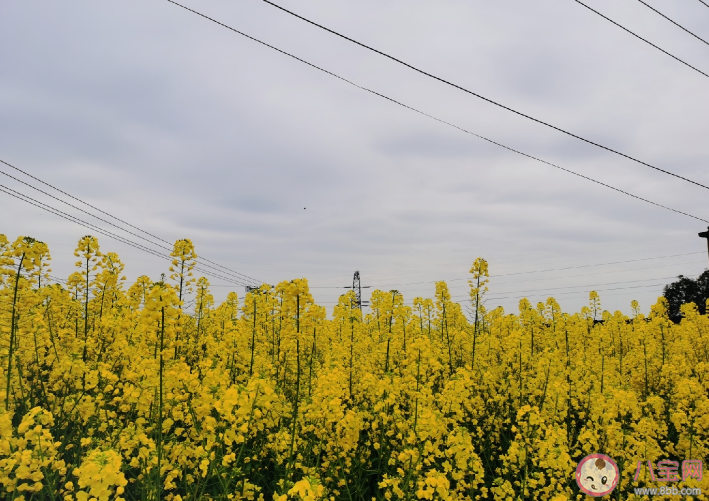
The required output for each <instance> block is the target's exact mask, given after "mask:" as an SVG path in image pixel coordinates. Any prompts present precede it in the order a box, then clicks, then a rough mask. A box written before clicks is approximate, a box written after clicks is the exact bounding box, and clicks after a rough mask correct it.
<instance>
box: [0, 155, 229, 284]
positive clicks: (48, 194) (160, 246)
mask: <svg viewBox="0 0 709 501" xmlns="http://www.w3.org/2000/svg"><path fill="white" fill-rule="evenodd" d="M0 162H2V160H0ZM3 163H5V162H3ZM0 174H3V175H5V176H7V177H9V178H11V179H14V180H15V181H17V182H18V183H22V184H24V185H25V186H28V187H30V188H32V189H33V190H36V191H38V192H40V193H42V194H43V195H46V196H48V197H50V198H53V199H54V200H57V201H59V202H61V203H63V204H65V205H68V206H69V207H72V208H73V209H76V210H78V211H80V212H83V213H84V214H87V215H89V216H91V217H94V218H96V219H98V220H99V221H102V222H104V223H106V224H108V225H110V226H113V227H114V228H117V229H119V230H121V231H125V232H126V233H128V234H129V235H133V236H134V237H137V238H140V239H142V240H145V241H146V242H149V243H151V244H152V245H155V246H156V247H159V248H161V249H164V250H166V251H168V252H171V251H172V249H171V248H170V247H166V246H164V245H162V244H158V243H155V242H153V241H152V240H149V239H147V238H145V237H143V236H141V235H138V234H137V233H133V232H132V231H128V230H126V229H125V228H121V227H120V226H118V225H116V224H114V223H112V222H110V221H107V220H105V219H103V218H100V217H98V216H96V215H95V214H91V213H90V212H88V211H86V210H84V209H82V208H80V207H77V206H76V205H73V204H70V203H69V202H67V201H65V200H62V199H61V198H59V197H55V196H54V195H52V194H50V193H47V192H46V191H44V190H40V189H39V188H37V187H35V186H32V185H31V184H29V183H26V182H24V181H22V180H21V179H18V178H16V177H15V176H11V175H10V174H8V173H7V172H3V171H1V170H0ZM156 238H157V237H156ZM159 240H160V241H162V242H166V241H165V240H163V239H161V238H159ZM205 261H207V260H206V259H205ZM208 262H211V261H208ZM200 265H201V266H204V267H206V268H211V269H213V270H215V271H217V272H219V273H224V271H222V270H218V269H217V268H215V267H214V266H210V265H209V264H201V263H200ZM226 274H227V275H231V276H232V277H234V278H235V279H237V280H243V279H242V278H240V277H238V276H236V275H234V273H226ZM237 275H241V274H240V273H237ZM242 276H243V275H242Z"/></svg>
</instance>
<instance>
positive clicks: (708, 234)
mask: <svg viewBox="0 0 709 501" xmlns="http://www.w3.org/2000/svg"><path fill="white" fill-rule="evenodd" d="M699 237H700V238H706V239H707V253H709V227H707V231H703V232H701V233H699Z"/></svg>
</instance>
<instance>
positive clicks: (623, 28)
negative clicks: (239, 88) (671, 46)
mask: <svg viewBox="0 0 709 501" xmlns="http://www.w3.org/2000/svg"><path fill="white" fill-rule="evenodd" d="M264 1H266V0H264ZM574 2H576V3H578V4H580V5H583V6H584V7H586V8H587V9H588V10H590V11H591V12H594V13H595V14H598V15H599V16H601V17H602V18H603V19H605V20H606V21H609V22H611V23H613V24H615V25H616V26H617V27H618V28H620V29H622V30H624V31H627V32H628V33H630V34H631V35H633V36H634V37H635V38H637V39H640V40H642V41H643V42H645V43H646V44H648V45H651V46H653V47H654V48H656V49H657V50H659V51H660V52H662V53H664V54H667V55H668V56H670V57H671V58H672V59H674V60H676V61H679V62H680V63H682V64H684V65H685V66H688V67H690V68H692V69H693V70H694V71H696V72H697V73H701V74H702V75H704V76H705V77H709V75H708V74H706V73H704V72H703V71H702V70H700V69H699V68H695V67H694V66H692V65H691V64H689V63H688V62H686V61H683V60H682V59H680V58H678V57H677V56H675V55H673V54H670V53H669V52H667V51H666V50H665V49H663V48H661V47H658V46H657V45H655V44H654V43H652V42H651V41H650V40H647V39H645V38H643V37H641V36H640V35H638V34H637V33H634V32H632V31H630V30H629V29H628V28H626V27H625V26H623V25H622V24H619V23H616V22H615V21H613V20H612V19H611V18H609V17H608V16H604V15H603V14H601V13H600V12H598V11H597V10H596V9H593V8H592V7H589V6H588V5H586V4H585V3H583V2H582V1H581V0H574ZM643 3H645V2H643ZM645 5H647V4H645ZM648 7H650V6H649V5H648ZM650 8H651V9H652V7H650ZM652 10H655V9H652ZM655 12H657V11H655ZM658 14H659V12H658ZM663 17H665V16H663ZM667 19H669V18H667ZM673 22H674V21H673ZM675 24H677V23H675ZM677 26H679V25H677ZM680 28H681V26H680ZM682 29H684V28H682ZM685 31H688V30H685ZM692 34H693V35H694V33H692ZM695 36H696V35H695ZM697 38H699V37H697ZM700 40H701V39H700ZM702 42H704V40H702ZM704 43H706V42H704Z"/></svg>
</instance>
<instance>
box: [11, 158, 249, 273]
mask: <svg viewBox="0 0 709 501" xmlns="http://www.w3.org/2000/svg"><path fill="white" fill-rule="evenodd" d="M0 163H3V164H5V165H6V166H8V167H10V168H11V169H14V170H16V171H18V172H21V173H22V174H24V175H25V176H27V177H29V178H32V179H34V180H35V181H37V182H39V183H42V184H43V185H45V186H48V187H50V188H52V189H53V190H56V191H58V192H59V193H61V194H62V195H66V196H67V197H69V198H71V199H72V200H76V201H77V202H79V203H81V204H83V205H86V206H87V207H90V208H92V209H93V210H95V211H98V212H100V213H101V214H104V215H106V216H108V217H110V218H112V219H115V220H116V221H119V222H121V223H123V224H125V225H126V226H129V227H130V228H133V229H134V230H138V231H140V232H141V233H144V234H146V235H148V236H151V237H153V238H155V239H157V240H159V241H161V242H163V243H166V244H170V242H168V241H167V240H165V239H163V238H160V237H158V236H156V235H153V234H152V233H148V232H147V231H145V230H142V229H140V228H138V227H137V226H133V225H132V224H130V223H128V222H126V221H124V220H122V219H120V218H118V217H116V216H114V215H112V214H109V213H108V212H105V211H103V210H101V209H99V208H98V207H94V206H93V205H91V204H89V203H87V202H84V201H83V200H81V199H80V198H77V197H75V196H73V195H70V194H69V193H67V192H66V191H63V190H61V189H59V188H57V187H56V186H53V185H51V184H49V183H47V182H46V181H43V180H41V179H39V178H38V177H35V176H33V175H32V174H30V173H29V172H25V171H24V170H22V169H20V168H19V167H15V166H14V165H12V164H9V163H8V162H6V161H4V160H2V159H0ZM0 172H2V171H0ZM2 173H3V174H5V175H6V176H8V177H11V178H12V179H15V180H16V181H19V182H21V183H22V184H25V185H27V186H29V187H30V188H32V189H34V190H37V191H40V192H41V193H44V194H45V195H48V196H50V197H52V198H55V199H57V200H59V201H60V202H62V203H64V204H67V205H70V206H71V207H73V208H75V209H77V210H80V211H82V212H84V213H85V214H89V215H90V216H92V217H95V218H96V219H99V220H101V221H103V222H106V223H108V224H110V225H111V226H114V227H116V228H119V229H121V230H122V231H125V232H127V233H130V234H131V235H134V236H138V235H136V234H135V233H132V232H130V231H128V230H126V229H124V228H120V227H119V226H116V225H115V224H113V223H109V222H108V221H106V220H105V219H101V218H99V217H98V216H96V215H94V214H91V213H89V212H87V211H85V210H83V209H79V208H78V207H76V206H74V205H71V204H69V203H67V202H65V201H63V200H61V199H59V198H57V197H54V196H52V195H49V194H48V193H46V192H44V191H42V190H40V189H38V188H35V187H34V186H32V185H30V184H27V183H25V182H24V181H20V180H19V179H17V178H15V177H13V176H10V175H9V174H7V173H5V172H2ZM139 238H142V239H143V240H146V241H148V242H150V240H147V239H146V238H145V237H139ZM151 243H152V244H153V245H158V246H159V244H156V243H154V242H151ZM163 248H164V247H163ZM168 250H171V249H168ZM200 259H201V260H202V261H205V262H207V263H211V264H213V265H215V266H217V267H219V268H221V269H223V270H226V271H229V272H231V273H232V274H234V273H235V274H237V275H240V276H241V277H244V278H246V279H248V280H250V281H253V282H256V283H262V282H261V281H260V280H257V279H255V278H253V277H249V276H248V275H244V274H243V273H239V272H238V271H235V270H232V269H231V268H227V267H226V266H222V265H221V264H219V263H215V262H214V261H211V260H209V259H206V258H204V257H202V258H200ZM204 266H207V265H204ZM208 267H209V268H211V266H208ZM221 273H224V271H222V272H221Z"/></svg>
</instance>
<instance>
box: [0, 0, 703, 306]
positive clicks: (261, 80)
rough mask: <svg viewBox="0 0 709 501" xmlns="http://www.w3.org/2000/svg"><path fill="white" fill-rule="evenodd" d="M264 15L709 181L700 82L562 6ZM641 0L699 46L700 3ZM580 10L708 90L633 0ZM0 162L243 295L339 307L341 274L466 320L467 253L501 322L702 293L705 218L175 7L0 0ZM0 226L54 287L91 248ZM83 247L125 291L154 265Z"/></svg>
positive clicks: (590, 153) (362, 57) (664, 197)
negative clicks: (195, 263)
mask: <svg viewBox="0 0 709 501" xmlns="http://www.w3.org/2000/svg"><path fill="white" fill-rule="evenodd" d="M279 1H280V3H281V4H282V5H284V6H286V7H288V8H290V9H292V10H294V11H295V12H297V13H299V14H301V15H303V16H305V17H308V18H310V19H312V20H314V21H316V22H319V23H322V24H324V25H326V26H328V27H330V28H332V29H334V30H337V31H339V32H341V33H343V34H345V35H348V36H350V37H352V38H355V39H357V40H359V41H361V42H363V43H366V44H368V45H371V46H374V47H376V48H378V49H380V50H382V51H384V52H387V53H389V54H391V55H393V56H395V57H397V58H400V59H402V60H404V61H407V62H409V63H410V64H413V65H415V66H417V67H419V68H422V69H424V70H426V71H428V72H431V73H434V74H436V75H438V76H440V77H442V78H445V79H448V80H450V81H452V82H455V83H456V84H458V85H461V86H464V87H466V88H468V89H470V90H472V91H474V92H476V93H479V94H481V95H483V96H486V97H488V98H490V99H493V100H496V101H498V102H500V103H503V104H505V105H506V106H509V107H512V108H514V109H516V110H519V111H521V112H523V113H526V114H529V115H532V116H534V117H536V118H539V119H541V120H545V121H547V122H550V123H552V124H554V125H556V126H558V127H561V128H564V129H566V130H569V131H571V132H573V133H575V134H578V135H581V136H583V137H586V138H588V139H590V140H593V141H596V142H599V143H602V144H604V145H607V146H609V147H611V148H615V149H618V150H620V151H622V152H624V153H627V154H629V155H632V156H634V157H636V158H639V159H641V160H643V161H645V162H648V163H651V164H653V165H656V166H658V167H661V168H663V169H666V170H669V171H672V172H674V173H677V174H680V175H682V176H685V177H688V178H690V179H693V180H695V181H697V182H700V183H703V184H709V170H708V169H707V161H708V160H709V152H708V151H707V146H708V144H709V143H708V140H707V131H708V128H707V125H706V122H707V119H708V118H707V117H708V116H709V114H708V112H709V78H708V77H705V76H702V75H701V74H699V73H697V72H695V71H693V70H691V69H690V68H688V67H686V66H684V65H682V64H681V63H679V62H677V61H675V60H673V59H672V58H670V57H668V56H666V55H664V54H662V53H661V52H659V51H658V50H656V49H653V48H652V47H650V46H648V45H646V44H644V43H643V42H641V41H640V40H638V39H636V38H634V37H632V36H631V35H629V34H628V33H626V32H624V31H622V30H621V29H620V28H618V27H616V26H614V25H612V24H611V23H609V22H608V21H606V20H604V19H602V18H601V17H599V16H597V15H596V14H594V13H592V12H591V11H589V10H587V9H586V8H584V7H583V6H581V5H580V4H579V3H577V2H575V1H574V0H538V1H534V2H531V1H523V0H494V1H493V0H487V1H481V0H466V1H462V0H436V1H432V0H406V1H404V0H390V1H387V2H382V1H374V0H359V1H357V2H352V1H350V2H343V1H340V0H327V1H326V0H287V1H286V0H279ZM648 3H650V4H651V5H652V6H653V7H655V8H656V9H658V10H659V11H661V12H662V13H664V14H666V15H667V16H669V17H671V18H672V19H674V20H675V21H677V22H678V23H680V24H682V25H683V26H684V27H686V28H687V29H689V30H691V31H693V32H694V33H695V34H697V35H698V36H700V37H703V38H704V39H708V40H709V8H707V7H706V6H704V5H702V3H701V2H699V1H698V0H648ZM184 4H185V5H187V6H189V7H191V8H193V9H196V10H199V11H200V12H203V13H204V14H205V15H208V16H210V17H213V18H215V19H218V20H219V21H221V22H223V23H225V24H228V25H229V26H232V27H233V28H235V29H237V30H240V31H243V32H245V33H246V34H248V35H251V36H253V37H256V38H259V39H261V40H263V41H264V42H267V43H269V44H272V45H275V46H276V47H278V48H280V49H283V50H285V51H288V52H290V53H292V54H294V55H296V56H298V57H300V58H302V59H305V60H307V61H309V62H311V63H313V64H316V65H318V66H321V67H323V68H325V69H327V70H329V71H331V72H334V73H336V74H338V75H340V76H342V77H344V78H347V79H349V80H351V81H352V82H354V83H356V84H358V85H361V86H364V87H367V88H370V89H372V90H374V91H377V92H380V93H382V94H384V95H386V96H388V97H390V98H392V99H396V100H398V101H400V102H402V103H404V104H406V105H408V106H411V107H414V108H416V109H419V110H421V111H423V112H425V113H428V114H431V115H434V116H435V117H437V118H440V119H441V120H445V121H448V122H450V123H453V124H455V125H457V126H460V127H463V128H465V129H467V130H469V131H472V132H475V133H477V134H480V135H483V136H486V137H488V138H490V139H492V140H494V141H498V142H500V143H503V144H505V145H508V146H510V147H512V148H516V149H518V150H521V151H524V152H526V153H528V154H530V155H533V156H536V157H539V158H542V159H544V160H547V161H549V162H553V163H556V164H558V165H560V166H562V167H564V168H567V169H570V170H573V171H576V172H578V173H580V174H583V175H586V176H589V177H592V178H595V179H597V180H599V181H602V182H604V183H607V184H610V185H613V186H615V187H617V188H620V189H623V190H626V191H628V192H631V193H633V194H636V195H638V196H641V197H644V198H647V199H650V200H652V201H655V202H657V203H659V204H663V205H666V206H669V207H672V208H675V209H677V210H681V211H684V212H687V213H690V214H693V215H696V216H698V217H700V218H704V219H709V202H708V200H709V197H708V196H707V195H708V193H707V192H706V190H705V189H703V188H700V187H698V186H695V185H692V184H689V183H687V182H684V181H682V180H679V179H676V178H672V177H670V176H667V175H665V174H662V173H660V172H657V171H653V170H651V169H648V168H646V167H643V166H641V165H639V164H637V163H633V162H631V161H629V160H626V159H623V158H621V157H619V156H616V155H613V154H611V153H608V152H605V151H603V150H601V149H598V148H595V147H593V146H589V145H587V144H584V143H582V142H580V141H578V140H575V139H573V138H570V137H568V136H564V135H563V134H561V133H559V132H556V131H553V130H551V129H549V128H546V127H544V126H541V125H539V124H535V123H533V122H531V121H530V120H527V119H525V118H523V117H520V116H517V115H514V114H512V113H510V112H508V111H505V110H503V109H500V108H498V107H495V106H493V105H491V104H489V103H486V102H485V101H483V100H481V99H478V98H476V97H474V96H471V95H468V94H465V93H463V92H461V91H459V90H456V89H453V88H451V87H449V86H446V85H444V84H442V83H440V82H436V81H434V80H432V79H430V78H427V77H425V76H423V75H420V74H418V73H416V72H414V71H412V70H410V69H408V68H405V67H403V66H401V65H397V64H396V63H394V62H393V61H390V60H387V59H385V58H383V57H381V56H379V55H377V54H374V53H372V52H368V51H367V50H365V49H363V48H361V47H357V46H356V45H354V44H352V43H350V42H347V41H345V40H343V39H340V38H337V37H335V36H333V35H332V34H329V33H327V32H324V31H322V30H320V29H318V28H316V27H314V26H312V25H309V24H307V23H305V22H303V21H301V20H299V19H296V18H294V17H292V16H289V15H288V14H285V13H283V12H282V11H280V10H278V9H276V8H274V7H272V6H270V5H268V4H266V3H265V2H263V1H261V0H232V1H227V0H202V1H196V0H184ZM588 4H589V5H590V6H592V7H593V8H595V9H597V10H599V11H600V12H602V13H603V14H605V15H607V16H608V17H610V18H611V19H613V20H615V21H617V22H619V23H620V24H623V25H624V26H626V27H627V28H629V29H631V30H633V31H635V32H636V33H637V34H639V35H640V36H643V37H645V38H647V39H649V40H651V41H652V42H653V43H655V44H657V45H659V46H660V47H662V48H663V49H665V50H667V51H668V52H671V53H672V54H674V55H676V56H678V57H680V58H681V59H683V60H685V61H686V62H688V63H689V64H692V65H694V66H696V67H698V68H699V69H701V70H703V71H705V72H708V73H709V46H707V45H705V44H703V43H702V42H701V41H699V40H697V39H696V38H693V37H692V36H691V35H689V34H687V33H685V32H683V31H681V30H680V29H679V28H677V27H676V26H673V25H672V24H671V23H669V22H668V21H666V20H665V19H663V18H661V17H660V16H659V15H657V14H656V13H654V12H652V11H651V10H650V9H648V8H647V7H645V6H644V5H642V3H640V2H639V1H637V0H588ZM0 158H1V159H2V160H4V161H6V162H8V163H11V164H13V165H15V166H17V167H19V168H21V169H23V170H25V171H27V172H29V173H31V174H32V175H34V176H37V177H38V178H40V179H42V180H44V181H46V182H48V183H51V184H53V185H54V186H56V187H58V188H60V189H62V190H65V191H67V192H68V193H70V194H72V195H74V196H76V197H78V198H80V199H82V200H84V201H86V202H88V203H90V204H92V205H95V206H96V207H98V208H100V209H102V210H104V211H106V212H108V213H110V214H112V215H114V216H116V217H119V218H121V219H123V220H125V221H127V222H129V223H131V224H133V225H135V226H137V227H139V228H141V229H142V230H145V231H147V232H150V233H153V234H155V235H158V236H160V237H161V238H164V239H166V240H168V241H174V240H175V239H178V238H191V239H192V240H193V241H194V243H195V245H196V248H197V252H198V254H200V255H202V256H204V257H206V258H208V259H211V260H213V261H215V262H218V263H220V264H222V265H224V266H227V267H229V268H231V269H233V270H236V271H238V272H241V273H243V274H246V275H248V276H250V277H254V278H256V279H257V280H259V281H263V282H266V283H277V282H279V281H281V280H285V279H292V278H297V277H306V278H308V279H309V281H310V285H311V286H312V287H314V288H313V292H314V295H315V297H316V300H318V301H319V302H321V304H324V305H327V306H328V307H331V306H332V304H333V303H334V302H335V301H336V299H337V296H338V295H339V294H340V293H342V292H343V291H344V290H343V289H335V288H327V287H337V286H340V287H341V286H346V285H348V284H351V281H352V274H353V272H354V271H355V270H359V271H360V273H361V274H362V279H363V285H370V286H372V287H381V288H382V289H384V290H390V289H398V290H400V291H401V292H402V293H403V294H404V296H405V298H406V299H407V302H410V301H411V300H412V299H413V298H414V297H415V296H424V297H430V296H432V295H433V290H434V285H433V281H435V280H447V281H449V285H450V287H451V292H452V294H453V297H454V299H457V300H460V301H463V300H465V297H466V293H467V285H466V282H465V279H466V278H467V277H468V270H469V268H470V266H471V264H472V262H473V261H474V260H475V258H476V257H478V256H482V257H485V258H486V259H487V260H488V261H489V263H490V271H491V275H493V277H492V279H491V283H490V294H489V298H490V299H489V303H488V306H490V307H492V306H497V305H502V306H504V307H505V309H506V310H507V311H508V312H516V311H517V303H518V301H519V298H520V297H521V296H527V297H529V299H530V300H531V301H533V302H534V303H536V302H537V301H543V300H545V299H546V297H548V296H550V295H551V296H554V297H556V298H557V300H558V301H559V302H560V304H561V305H562V307H563V308H564V309H565V310H567V311H576V310H578V309H579V308H580V307H581V306H583V305H584V304H587V302H588V292H589V291H590V290H593V289H595V290H598V291H599V293H600V295H601V300H602V305H603V307H604V308H607V309H609V310H611V311H613V310H616V309H620V310H623V311H624V312H626V313H628V312H629V310H630V307H629V305H630V301H631V300H632V299H637V300H638V301H640V303H641V307H642V308H643V310H644V311H647V310H648V309H649V306H650V305H651V304H652V303H653V302H654V301H655V300H656V298H657V296H658V295H660V294H661V292H662V286H663V285H664V284H666V283H668V282H670V281H672V277H674V276H677V275H679V274H684V275H688V276H691V277H696V276H697V275H698V274H700V273H701V272H702V271H703V270H704V269H705V268H706V265H707V253H706V243H705V241H702V240H700V239H699V238H698V237H697V232H698V231H702V230H704V228H705V227H706V224H705V223H702V222H701V221H696V220H693V219H691V218H689V217H686V216H682V215H679V214H675V213H672V212H670V211H667V210H663V209H661V208H658V207H655V206H652V205H650V204H647V203H645V202H641V201H638V200H635V199H633V198H630V197H628V196H624V195H622V194H620V193H617V192H614V191H612V190H610V189H608V188H604V187H601V186H599V185H595V184H593V183H591V182H588V181H585V180H583V179H580V178H578V177H575V176H573V175H571V174H568V173H565V172H563V171H560V170H557V169H554V168H553V167H550V166H547V165H544V164H542V163H539V162H536V161H534V160H530V159H529V158H526V157H523V156H520V155H518V154H515V153H512V152H510V151H508V150H505V149H502V148H500V147H497V146H494V145H491V144H489V143H486V142H484V141H482V140H480V139H478V138H475V137H473V136H470V135H467V134H465V133H463V132H461V131H459V130H457V129H455V128H452V127H450V126H447V125H444V124H442V123H439V122H436V121H434V120H432V119H430V118H427V117H425V116H422V115H419V114H417V113H415V112H413V111H410V110H407V109H405V108H403V107H400V106H397V105H396V104H393V103H391V102H389V101H386V100H385V99H383V98H380V97H377V96H374V95H372V94H370V93H368V92H365V91H363V90H360V89H358V88H356V87H353V86H351V85H349V84H347V83H345V82H343V81H341V80H338V79H336V78H333V77H332V76H329V75H327V74H324V73H322V72H319V71H317V70H315V69H313V68H311V67H309V66H307V65H305V64H303V63H300V62H298V61H295V60H293V59H291V58H288V57H287V56H284V55H282V54H279V53H278V52H276V51H274V50H272V49H269V48H267V47H264V46H262V45H259V44H257V43H255V42H253V41H251V40H249V39H247V38H244V37H243V36H240V35H238V34H236V33H234V32H232V31H229V30H227V29H225V28H223V27H220V26H218V25H216V24H214V23H212V22H210V21H207V20H205V19H204V18H200V17H198V16H196V15H195V14H191V13H189V12H187V11H185V10H184V9H181V8H180V7H177V6H175V5H173V4H171V3H169V2H168V1H166V0H122V1H115V0H114V1H110V0H109V1H102V2H96V1H93V0H91V1H90V0H68V1H64V2H48V1H34V2H27V1H24V0H3V1H2V2H0ZM0 170H1V171H3V172H6V173H8V174H12V175H17V173H16V172H14V171H12V170H11V169H10V168H8V167H6V166H3V165H0ZM0 177H1V178H3V179H2V180H1V181H0V184H2V185H4V186H7V187H9V188H12V189H16V190H18V191H21V192H23V193H25V194H27V195H30V196H32V197H34V198H37V199H38V200H41V201H43V202H45V203H47V204H49V205H52V206H54V207H57V208H62V207H61V206H62V204H61V203H60V202H58V201H56V200H52V199H50V198H49V197H47V196H45V195H42V194H40V193H38V192H36V191H34V190H32V189H30V188H28V187H27V186H24V185H21V184H19V183H18V182H16V181H13V180H11V179H9V178H7V177H6V176H1V175H0ZM21 177H22V176H21ZM22 179H23V180H24V181H27V182H30V183H31V184H33V185H35V186H38V187H41V185H40V184H38V183H37V182H35V181H32V180H31V179H29V178H25V177H22ZM43 189H45V190H46V187H44V188H43ZM53 194H54V195H56V196H58V197H60V198H64V199H66V197H63V196H62V195H60V194H58V193H56V192H53ZM66 200H69V199H66ZM62 210H65V211H66V212H69V213H71V214H74V215H77V216H80V217H82V218H83V219H86V220H87V221H89V220H91V221H92V222H93V223H96V224H98V225H99V226H101V227H105V228H110V227H108V226H107V225H105V224H104V223H101V222H99V221H97V220H95V219H93V220H92V219H91V218H90V217H89V216H86V215H82V214H80V213H79V212H78V211H75V210H73V209H70V208H68V207H67V206H64V207H63V208H62ZM0 213H1V214H2V218H1V220H0V222H1V223H2V224H1V225H0V233H5V234H7V236H8V237H9V238H11V239H14V238H15V237H16V236H17V235H31V236H33V237H35V238H38V239H40V240H43V241H45V242H47V243H48V244H49V245H50V249H51V251H52V255H53V264H54V272H55V273H54V275H57V276H60V277H66V276H68V274H69V273H71V271H72V267H73V263H74V257H73V255H72V251H73V249H74V247H75V246H76V242H77V241H78V239H79V238H80V237H81V236H83V235H85V234H87V233H91V231H89V230H88V229H86V228H82V227H81V226H78V225H76V224H74V223H71V222H68V221H65V220H63V219H60V218H59V217H57V216H55V215H52V214H49V213H46V212H43V211H42V210H41V209H39V208H36V207H32V206H30V205H28V204H26V203H24V202H22V201H19V200H17V199H14V198H11V197H10V196H8V195H6V194H4V193H0ZM122 234H123V235H125V236H128V237H129V238H131V239H132V240H137V239H136V238H135V237H132V236H130V235H127V234H125V233H122ZM99 241H100V244H101V248H102V250H104V251H109V250H112V251H115V252H117V253H118V254H119V255H120V256H121V257H122V259H123V261H124V263H125V264H126V271H127V274H128V277H129V279H130V280H133V279H135V277H137V276H138V275H140V274H148V275H150V276H151V277H154V278H155V279H158V278H159V275H160V273H162V272H164V271H166V268H167V264H166V262H165V261H163V260H161V259H160V258H158V257H154V256H151V255H150V254H147V253H144V252H141V251H139V250H137V249H134V248H131V247H129V246H127V245H125V244H123V243H119V242H117V241H114V240H112V239H110V238H108V237H105V236H99ZM143 243H145V242H143ZM147 245H149V244H147ZM668 256H671V257H668ZM606 263H617V264H606ZM549 270H555V271H549ZM210 281H211V283H212V284H214V288H213V292H214V294H215V296H216V298H217V299H218V300H221V299H223V298H224V296H225V295H226V293H227V292H228V291H229V290H232V289H234V290H237V291H238V292H239V294H240V296H243V288H242V287H236V286H230V285H229V284H228V282H226V281H225V280H222V279H219V278H217V277H210ZM315 287H317V288H315ZM371 290H372V289H367V291H371ZM367 295H368V292H367Z"/></svg>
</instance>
